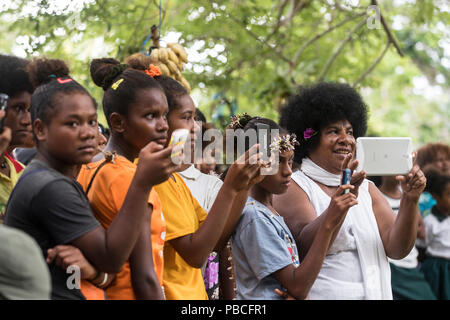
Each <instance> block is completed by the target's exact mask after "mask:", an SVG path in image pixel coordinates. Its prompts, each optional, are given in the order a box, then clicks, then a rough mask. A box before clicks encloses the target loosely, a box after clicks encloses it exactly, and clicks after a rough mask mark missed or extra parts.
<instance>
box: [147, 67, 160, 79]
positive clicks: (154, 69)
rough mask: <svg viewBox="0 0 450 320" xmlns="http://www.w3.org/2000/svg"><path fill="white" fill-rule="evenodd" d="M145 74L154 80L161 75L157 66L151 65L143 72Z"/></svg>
mask: <svg viewBox="0 0 450 320" xmlns="http://www.w3.org/2000/svg"><path fill="white" fill-rule="evenodd" d="M144 72H145V73H146V74H148V75H149V76H150V77H152V78H154V77H158V76H160V75H161V74H162V73H161V70H160V69H159V67H158V66H155V65H153V64H151V65H150V66H149V67H148V69H145V71H144Z"/></svg>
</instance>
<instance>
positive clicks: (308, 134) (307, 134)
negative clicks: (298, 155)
mask: <svg viewBox="0 0 450 320" xmlns="http://www.w3.org/2000/svg"><path fill="white" fill-rule="evenodd" d="M316 134H317V131H316V130H314V129H312V128H308V129H306V130H305V131H304V132H303V138H304V139H305V140H308V139H311V138H312V137H313V136H315V135H316Z"/></svg>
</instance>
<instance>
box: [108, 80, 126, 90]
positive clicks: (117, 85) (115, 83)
mask: <svg viewBox="0 0 450 320" xmlns="http://www.w3.org/2000/svg"><path fill="white" fill-rule="evenodd" d="M123 80H124V79H123V78H122V79H119V80H117V81H116V82H114V83H113V84H112V85H111V88H112V89H113V90H116V89H117V88H118V87H119V85H120V84H121V83H122V82H123Z"/></svg>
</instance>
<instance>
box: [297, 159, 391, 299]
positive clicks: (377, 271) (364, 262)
mask: <svg viewBox="0 0 450 320" xmlns="http://www.w3.org/2000/svg"><path fill="white" fill-rule="evenodd" d="M301 171H302V172H303V173H304V174H305V175H306V176H308V177H309V178H310V179H312V180H314V181H318V182H320V183H322V184H324V185H326V186H339V185H340V183H341V182H340V180H341V176H340V175H336V174H332V173H330V172H328V171H326V170H325V169H323V168H321V167H319V166H318V165H317V164H315V163H314V162H313V161H312V160H311V159H309V158H304V159H303V160H302V165H301ZM358 202H359V204H358V210H357V212H355V210H349V212H348V214H347V217H346V220H348V222H349V223H350V224H352V225H353V226H354V227H353V231H354V237H355V242H356V246H357V250H358V255H359V260H360V264H361V270H362V273H363V279H364V288H365V293H366V299H369V300H385V299H388V300H392V289H391V269H390V266H389V262H388V259H387V257H386V252H385V250H384V246H383V242H382V241H381V236H380V233H379V229H378V224H377V221H376V219H375V214H374V213H373V210H372V198H371V196H370V194H369V191H368V186H367V192H365V190H361V188H360V192H359V195H358Z"/></svg>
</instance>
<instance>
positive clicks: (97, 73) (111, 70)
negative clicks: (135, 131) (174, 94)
mask: <svg viewBox="0 0 450 320" xmlns="http://www.w3.org/2000/svg"><path fill="white" fill-rule="evenodd" d="M144 70H145V69H144ZM90 72H91V77H92V80H93V81H94V83H95V84H96V85H98V86H99V87H101V88H103V90H104V95H103V102H102V104H103V112H104V113H105V117H106V120H107V121H108V125H109V127H111V123H110V119H109V117H110V115H111V114H112V113H114V112H117V113H119V114H121V115H124V116H127V115H128V110H129V109H128V107H129V105H130V104H132V103H133V102H135V100H136V96H137V94H138V92H139V91H140V90H142V89H158V90H161V91H162V88H161V86H160V85H159V84H158V82H157V81H155V79H154V78H152V77H151V76H149V75H147V74H146V73H144V72H143V70H139V69H137V68H131V67H130V66H129V65H128V64H121V63H120V62H119V61H117V60H115V59H112V58H102V59H94V60H92V62H91V66H90Z"/></svg>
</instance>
